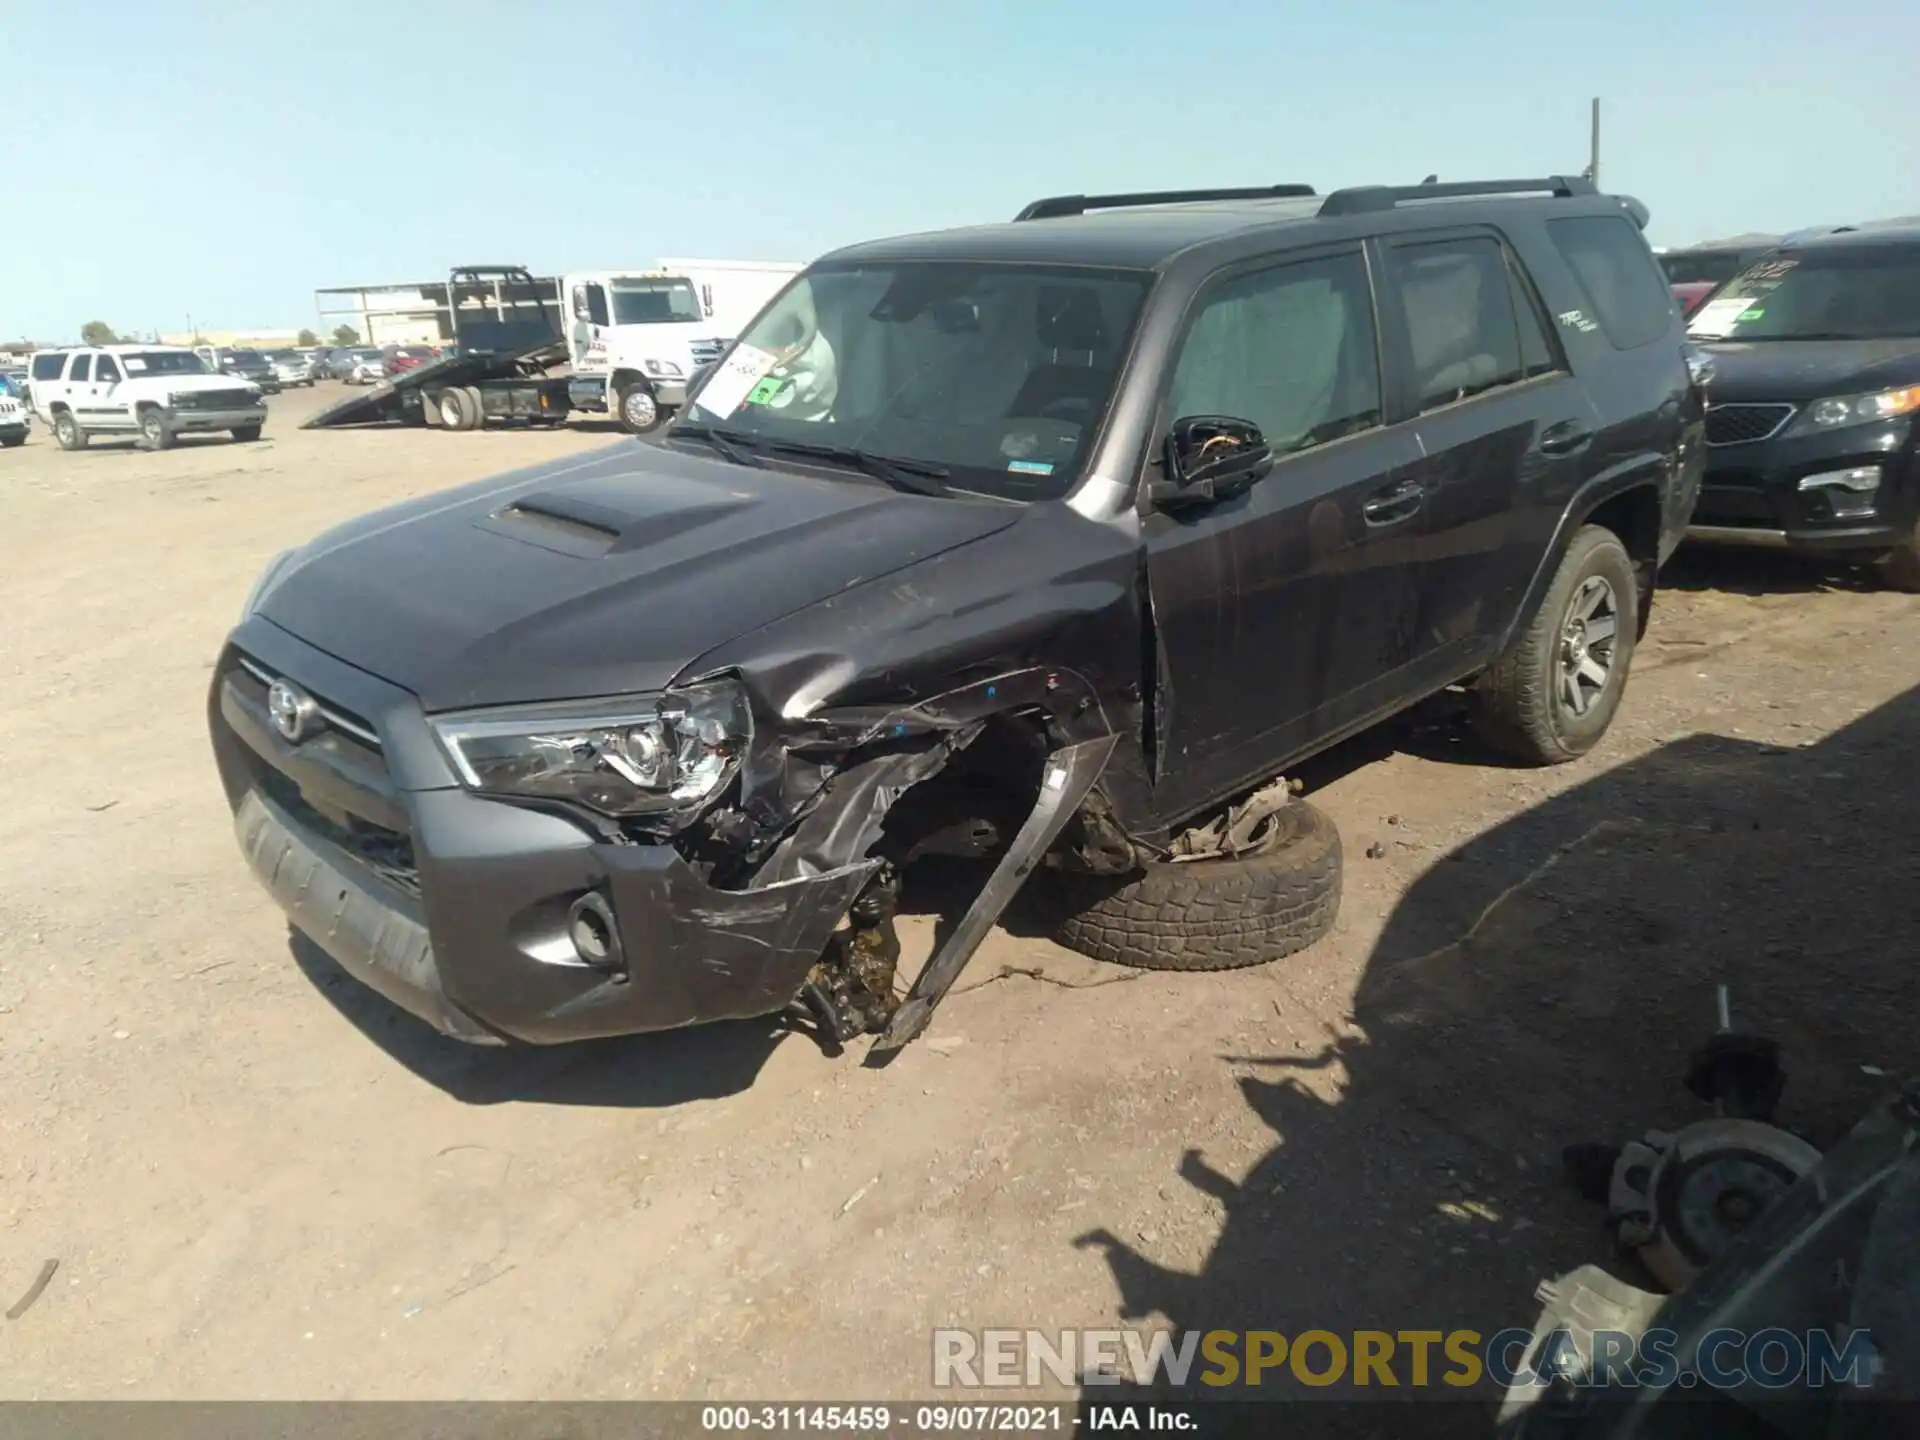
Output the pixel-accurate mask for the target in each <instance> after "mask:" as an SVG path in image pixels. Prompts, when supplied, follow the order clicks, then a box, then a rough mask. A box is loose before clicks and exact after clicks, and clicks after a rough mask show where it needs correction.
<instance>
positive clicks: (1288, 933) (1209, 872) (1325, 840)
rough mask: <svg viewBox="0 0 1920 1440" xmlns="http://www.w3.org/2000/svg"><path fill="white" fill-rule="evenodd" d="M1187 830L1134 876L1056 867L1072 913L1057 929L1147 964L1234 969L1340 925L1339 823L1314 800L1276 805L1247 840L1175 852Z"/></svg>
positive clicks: (1066, 937)
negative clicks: (1205, 850) (1170, 849)
mask: <svg viewBox="0 0 1920 1440" xmlns="http://www.w3.org/2000/svg"><path fill="white" fill-rule="evenodd" d="M1283 793H1284V792H1283ZM1231 815H1232V812H1231V811H1228V812H1223V819H1225V820H1226V823H1228V824H1231V823H1232V821H1231V820H1230V819H1227V817H1231ZM1185 838H1186V837H1185V836H1182V837H1176V841H1175V845H1176V853H1175V854H1173V855H1169V856H1168V857H1166V858H1163V859H1153V860H1150V861H1148V862H1147V864H1146V865H1145V866H1144V867H1143V868H1141V869H1140V870H1139V871H1137V872H1134V873H1133V874H1131V875H1124V876H1118V877H1116V876H1110V875H1100V874H1094V873H1088V872H1084V871H1074V870H1061V871H1058V872H1056V877H1055V879H1056V893H1055V896H1054V897H1052V898H1054V899H1055V900H1056V901H1057V903H1058V904H1059V905H1060V907H1061V908H1062V909H1063V910H1064V911H1065V912H1066V914H1065V917H1064V918H1063V919H1062V920H1061V921H1060V922H1059V924H1058V925H1057V926H1056V928H1055V931H1054V938H1055V939H1057V940H1059V942H1060V943H1061V944H1063V945H1065V946H1067V947H1068V948H1069V949H1072V950H1077V951H1079V952H1080V953H1081V954H1083V955H1088V956H1091V957H1092V958H1093V959H1095V960H1106V961H1110V962H1112V963H1114V964H1117V965H1133V966H1138V967H1139V968H1141V969H1145V970H1236V969H1240V968H1243V967H1245V966H1248V965H1264V964H1266V963H1268V962H1269V961H1273V960H1281V959H1284V958H1286V957H1287V956H1289V955H1293V954H1296V953H1297V952H1299V951H1301V950H1304V949H1306V948H1307V947H1308V946H1310V945H1312V944H1314V943H1315V942H1316V941H1318V940H1320V939H1321V938H1322V937H1323V936H1325V935H1326V934H1327V932H1328V931H1330V930H1331V929H1332V928H1333V924H1334V921H1335V920H1336V919H1337V918H1338V916H1339V912H1340V892H1341V880H1342V876H1341V853H1340V832H1339V830H1338V829H1337V828H1336V827H1335V826H1334V823H1333V821H1332V820H1330V819H1328V818H1327V816H1326V815H1325V814H1324V813H1323V812H1322V811H1320V810H1319V809H1317V808H1316V807H1314V806H1313V805H1310V804H1308V803H1307V802H1306V801H1304V800H1291V801H1289V802H1287V803H1285V804H1283V805H1281V806H1279V807H1278V808H1277V809H1273V810H1270V811H1268V812H1266V813H1265V814H1264V815H1263V816H1262V817H1261V819H1260V820H1259V822H1258V828H1257V829H1255V830H1253V831H1251V832H1250V833H1248V834H1247V835H1246V837H1245V840H1244V843H1242V844H1239V845H1236V846H1222V847H1220V848H1219V849H1217V850H1215V851H1214V853H1211V854H1205V853H1202V854H1188V855H1183V854H1179V853H1177V847H1178V846H1179V845H1180V844H1181V843H1182V842H1183V841H1184V840H1185Z"/></svg>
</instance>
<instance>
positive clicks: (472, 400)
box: [460, 385, 487, 430]
mask: <svg viewBox="0 0 1920 1440" xmlns="http://www.w3.org/2000/svg"><path fill="white" fill-rule="evenodd" d="M460 393H461V394H462V395H465V396H466V397H467V404H468V405H469V406H471V407H472V409H473V423H472V424H470V425H468V426H467V429H469V430H484V429H485V428H486V425H487V402H486V397H484V396H483V395H481V393H480V387H479V386H478V385H462V386H461V387H460Z"/></svg>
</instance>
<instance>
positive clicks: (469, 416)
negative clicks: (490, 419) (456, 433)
mask: <svg viewBox="0 0 1920 1440" xmlns="http://www.w3.org/2000/svg"><path fill="white" fill-rule="evenodd" d="M475 398H476V397H475V396H474V395H473V394H472V393H471V392H470V391H469V390H468V389H467V388H466V387H465V386H462V385H454V386H450V387H449V388H447V389H445V390H442V391H441V392H440V404H439V420H440V428H441V429H442V430H471V429H473V428H474V426H475V424H477V423H478V421H479V414H478V411H479V408H480V407H479V406H478V405H476V404H475V403H474V401H475Z"/></svg>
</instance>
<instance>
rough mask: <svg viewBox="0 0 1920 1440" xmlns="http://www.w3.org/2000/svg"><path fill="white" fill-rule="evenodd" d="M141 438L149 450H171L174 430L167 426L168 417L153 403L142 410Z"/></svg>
mask: <svg viewBox="0 0 1920 1440" xmlns="http://www.w3.org/2000/svg"><path fill="white" fill-rule="evenodd" d="M140 440H141V443H143V444H144V445H145V446H146V447H147V448H148V449H149V450H171V449H172V448H173V440H174V435H173V431H171V430H169V429H168V428H167V417H166V416H165V415H164V414H163V413H161V411H160V410H158V409H157V408H155V407H154V406H152V405H149V406H147V407H146V408H145V409H144V410H142V411H141V412H140Z"/></svg>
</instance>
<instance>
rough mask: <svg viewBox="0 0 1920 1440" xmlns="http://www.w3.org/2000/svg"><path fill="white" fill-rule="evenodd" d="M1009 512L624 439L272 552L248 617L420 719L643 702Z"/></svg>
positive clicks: (1012, 509)
mask: <svg viewBox="0 0 1920 1440" xmlns="http://www.w3.org/2000/svg"><path fill="white" fill-rule="evenodd" d="M1022 513H1023V507H1020V506H1016V505H1011V504H1006V503H1003V502H1000V501H987V500H974V499H970V498H966V497H957V498H953V499H935V498H929V497H924V496H918V495H909V494H902V493H899V492H896V491H894V490H890V489H888V488H886V487H885V486H883V485H881V484H879V483H877V482H875V481H872V480H869V479H868V478H866V477H865V476H863V475H858V474H848V475H846V476H844V477H842V476H839V475H835V474H831V473H822V472H819V471H812V470H809V471H808V472H806V473H795V472H793V471H789V470H783V469H773V468H765V469H761V468H750V467H747V466H741V465H732V464H728V463H725V462H723V461H720V460H717V459H708V458H706V457H705V456H701V455H695V454H690V453H685V452H682V451H679V450H673V449H668V448H664V447H660V446H655V445H650V444H642V443H639V442H634V441H626V442H622V443H621V444H619V445H617V446H615V447H613V448H611V449H609V450H605V451H599V452H596V453H594V454H592V455H588V456H584V457H575V458H572V459H568V460H563V461H560V462H557V463H555V464H552V465H544V466H540V467H537V468H535V469H532V470H523V471H518V472H515V473H513V474H509V475H504V476H500V477H497V478H495V479H491V480H486V481H482V482H480V483H478V484H476V485H469V486H466V487H463V488H461V489H458V490H453V491H447V492H442V493H440V494H436V495H433V496H428V497H424V498H422V499H419V500H414V501H409V502H407V503H405V504H402V505H398V506H394V507H392V508H390V509H387V510H381V511H376V512H374V513H373V514H371V515H366V516H362V517H361V518H359V519H357V520H354V521H351V522H349V523H347V524H345V525H343V526H340V527H339V528H337V529H335V530H332V531H329V532H328V533H326V534H325V535H322V536H321V537H319V538H318V539H316V540H314V541H312V542H311V543H309V544H308V545H306V546H304V547H302V548H301V549H300V550H298V551H296V552H294V553H293V554H292V555H291V556H290V557H288V559H287V560H286V561H285V563H284V564H282V565H281V567H280V568H279V569H278V570H277V571H276V572H275V573H274V575H273V576H272V578H271V580H270V581H269V583H268V584H267V586H266V587H265V589H264V592H263V593H262V594H261V595H260V596H259V597H258V599H257V600H256V602H255V606H254V613H256V614H258V615H260V616H262V617H264V618H265V619H267V620H270V621H271V622H273V623H274V624H275V625H278V626H279V627H280V628H282V629H284V630H287V631H290V632H292V633H293V634H295V635H297V636H299V637H300V638H301V639H303V640H305V641H307V642H308V643H309V644H311V645H314V646H317V647H318V648H320V649H322V650H325V651H327V652H328V653H330V654H332V655H334V656H336V657H337V658H339V659H341V660H344V661H346V662H347V663H349V664H351V665H354V666H357V667H358V668H360V669H362V670H366V671H368V672H370V673H371V674H374V675H378V676H380V677H382V678H383V679H386V680H388V681H391V682H392V683H394V684H396V685H400V686H403V687H404V688H406V689H408V690H410V691H412V692H413V693H414V694H416V695H418V696H419V697H420V699H421V701H422V703H423V704H424V705H425V706H426V708H427V709H428V710H451V709H461V708H464V707H468V706H485V705H504V704H517V703H521V702H535V701H545V700H563V699H581V698H586V697H590V696H602V695H618V694H626V693H633V692H640V691H651V690H658V689H660V688H661V687H662V686H664V685H666V684H667V683H668V682H669V681H671V680H672V679H673V678H674V677H675V675H676V674H677V673H678V672H679V671H680V670H681V669H682V668H684V667H685V666H686V665H688V664H689V663H691V662H692V661H693V660H695V659H696V658H698V657H699V656H700V655H702V654H704V653H705V652H707V651H708V650H711V649H713V648H714V647H715V646H717V645H720V644H722V643H724V642H726V641H729V640H734V639H737V638H738V637H740V636H742V635H745V634H748V633H750V632H751V631H753V630H756V629H758V628H760V627H761V626H764V625H767V624H770V623H771V622H773V621H775V620H778V619H780V618H781V617H783V616H785V615H789V614H791V613H793V612H794V611H796V610H800V609H803V608H805V607H807V606H809V605H814V604H817V603H819V602H822V601H827V600H830V599H831V598H832V597H833V596H834V595H836V594H838V593H840V592H841V591H843V590H846V589H848V588H849V587H851V586H853V585H856V584H858V583H860V582H862V581H866V580H872V579H875V578H876V577H879V576H882V575H886V574H889V573H892V572H894V571H897V570H901V569H904V568H906V567H908V566H911V565H914V564H917V563H918V562H920V561H923V560H926V559H928V558H929V557H931V556H935V555H939V554H941V553H943V552H945V551H948V550H951V549H953V548H954V547H956V546H959V545H965V544H968V543H969V542H971V541H974V540H979V539H982V538H984V537H986V536H988V535H992V534H994V533H996V532H997V531H1000V530H1004V529H1006V528H1007V527H1008V526H1010V525H1013V524H1014V523H1015V522H1016V521H1018V520H1019V519H1020V517H1021V515H1022Z"/></svg>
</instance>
